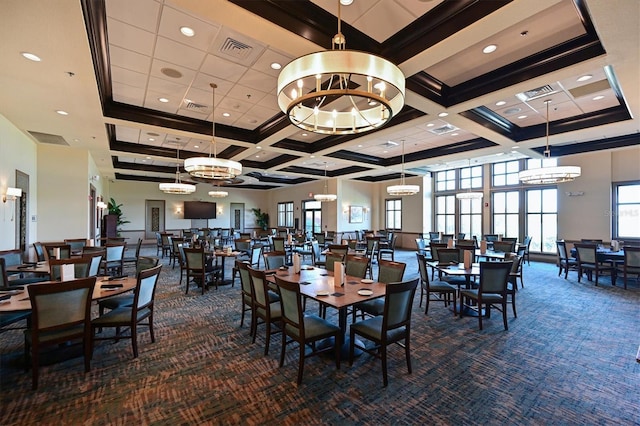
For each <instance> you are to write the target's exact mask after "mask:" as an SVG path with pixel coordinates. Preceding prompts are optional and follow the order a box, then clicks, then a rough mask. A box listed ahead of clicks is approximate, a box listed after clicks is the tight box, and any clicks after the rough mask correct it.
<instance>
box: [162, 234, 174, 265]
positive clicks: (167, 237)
mask: <svg viewBox="0 0 640 426" xmlns="http://www.w3.org/2000/svg"><path fill="white" fill-rule="evenodd" d="M171 237H172V234H168V233H165V232H162V233H160V250H161V252H162V258H163V259H164V255H165V254H166V255H167V256H171Z"/></svg>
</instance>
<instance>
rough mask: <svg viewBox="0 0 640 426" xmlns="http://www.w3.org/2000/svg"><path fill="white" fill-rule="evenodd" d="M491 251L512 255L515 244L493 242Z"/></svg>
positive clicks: (502, 241)
mask: <svg viewBox="0 0 640 426" xmlns="http://www.w3.org/2000/svg"><path fill="white" fill-rule="evenodd" d="M493 251H501V252H503V253H514V252H515V251H516V242H515V241H505V240H501V241H494V242H493Z"/></svg>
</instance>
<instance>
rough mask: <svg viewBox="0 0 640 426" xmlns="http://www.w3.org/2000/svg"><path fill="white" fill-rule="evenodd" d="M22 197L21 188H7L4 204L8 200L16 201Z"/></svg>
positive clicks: (3, 199) (3, 197)
mask: <svg viewBox="0 0 640 426" xmlns="http://www.w3.org/2000/svg"><path fill="white" fill-rule="evenodd" d="M18 197H22V189H20V188H7V192H5V193H4V195H3V196H2V202H3V203H6V202H7V200H9V201H15V200H16V198H18Z"/></svg>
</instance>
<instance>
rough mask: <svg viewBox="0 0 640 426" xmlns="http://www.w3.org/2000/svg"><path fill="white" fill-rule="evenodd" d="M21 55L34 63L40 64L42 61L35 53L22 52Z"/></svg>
mask: <svg viewBox="0 0 640 426" xmlns="http://www.w3.org/2000/svg"><path fill="white" fill-rule="evenodd" d="M21 55H22V56H23V57H24V58H26V59H28V60H30V61H33V62H40V61H41V60H42V59H40V57H39V56H38V55H34V54H33V53H29V52H22V53H21Z"/></svg>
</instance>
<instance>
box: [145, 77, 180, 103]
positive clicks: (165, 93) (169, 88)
mask: <svg viewBox="0 0 640 426" xmlns="http://www.w3.org/2000/svg"><path fill="white" fill-rule="evenodd" d="M149 91H152V92H155V93H157V94H158V95H159V96H160V97H165V98H168V99H169V100H170V101H178V102H181V101H182V99H183V98H184V95H185V93H187V86H186V85H184V84H180V83H177V82H176V83H174V82H173V81H169V80H163V79H161V78H156V77H151V78H150V79H149Z"/></svg>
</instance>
